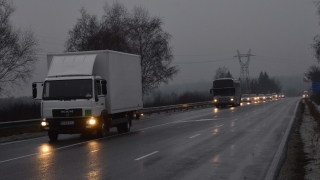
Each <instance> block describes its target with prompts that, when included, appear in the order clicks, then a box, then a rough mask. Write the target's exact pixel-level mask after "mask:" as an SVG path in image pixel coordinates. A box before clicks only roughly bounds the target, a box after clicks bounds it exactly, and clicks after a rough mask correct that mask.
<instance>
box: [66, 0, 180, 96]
mask: <svg viewBox="0 0 320 180" xmlns="http://www.w3.org/2000/svg"><path fill="white" fill-rule="evenodd" d="M104 11H105V13H104V15H103V16H102V19H101V21H100V22H99V21H98V20H97V18H96V16H94V15H89V14H88V13H87V12H86V11H85V10H84V9H83V8H82V9H81V11H80V12H81V16H82V17H81V18H80V19H78V21H77V24H76V25H75V27H74V28H73V29H72V30H70V31H69V39H68V41H67V42H66V50H67V51H85V50H103V49H105V50H107V49H109V50H115V51H121V52H126V53H132V54H138V55H140V56H141V66H142V86H143V87H142V90H143V93H148V92H151V91H152V90H154V89H156V88H157V87H158V86H159V85H160V84H161V83H167V82H168V81H169V80H170V79H172V78H173V77H174V75H176V74H177V73H178V68H177V67H175V66H170V65H171V62H172V60H173V55H172V47H171V46H170V44H169V42H170V40H171V35H170V34H169V33H167V32H165V31H164V30H163V29H162V25H163V21H162V19H161V18H159V17H151V15H150V14H149V12H148V11H147V10H146V9H144V8H142V7H135V8H134V9H133V10H132V12H129V11H128V10H127V9H126V7H125V6H123V5H122V4H120V3H117V2H116V3H114V4H113V5H112V6H109V5H108V4H107V3H106V4H105V6H104ZM90 22H91V23H90ZM90 24H93V25H91V26H90ZM91 42H92V43H94V45H92V43H91Z"/></svg>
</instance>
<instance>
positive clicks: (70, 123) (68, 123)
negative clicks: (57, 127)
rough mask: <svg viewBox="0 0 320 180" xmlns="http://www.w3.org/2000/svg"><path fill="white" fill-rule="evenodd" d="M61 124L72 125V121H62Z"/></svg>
mask: <svg viewBox="0 0 320 180" xmlns="http://www.w3.org/2000/svg"><path fill="white" fill-rule="evenodd" d="M61 125H74V122H73V121H62V122H61Z"/></svg>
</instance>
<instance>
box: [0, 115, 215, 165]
mask: <svg viewBox="0 0 320 180" xmlns="http://www.w3.org/2000/svg"><path fill="white" fill-rule="evenodd" d="M208 114H213V113H207V114H202V115H197V116H193V117H189V118H185V119H182V120H177V121H173V122H170V123H164V124H159V125H156V126H151V127H147V128H142V129H138V130H136V131H131V132H127V133H122V134H116V135H112V136H108V137H104V138H98V139H94V140H89V141H84V142H80V143H76V144H71V145H68V146H63V147H60V148H56V149H52V150H51V151H50V152H53V151H57V150H60V149H66V148H69V147H74V146H78V145H81V144H85V143H88V142H93V141H97V140H101V139H108V138H112V137H116V136H122V135H125V134H129V133H135V132H139V131H141V130H146V129H151V128H155V127H160V126H164V125H168V124H173V123H177V122H178V121H184V120H188V119H192V118H196V117H200V116H204V115H208ZM47 153H48V152H47ZM42 154H44V153H33V154H28V155H25V156H19V157H16V158H11V159H7V160H3V161H0V163H4V162H9V161H13V160H17V159H22V158H25V157H30V156H35V155H42Z"/></svg>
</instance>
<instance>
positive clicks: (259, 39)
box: [11, 0, 320, 96]
mask: <svg viewBox="0 0 320 180" xmlns="http://www.w3.org/2000/svg"><path fill="white" fill-rule="evenodd" d="M12 2H13V4H14V5H15V6H16V8H17V9H16V12H15V13H14V14H13V16H12V17H11V21H12V23H13V25H14V26H15V27H18V28H21V29H28V28H31V29H33V30H34V32H35V35H36V38H38V40H39V44H40V46H39V48H41V49H42V51H41V52H39V54H38V57H39V59H40V61H39V63H38V64H37V71H36V74H35V76H34V78H33V79H32V80H31V81H30V83H29V84H27V85H25V86H23V88H22V89H20V90H18V89H16V90H15V93H14V94H12V95H13V96H30V95H31V94H32V93H31V83H32V82H36V81H43V80H44V78H45V76H46V73H47V62H46V54H47V53H61V52H63V51H64V50H65V48H64V44H65V42H66V38H67V37H68V31H69V30H70V29H72V28H73V27H74V25H75V24H76V21H77V19H78V18H80V12H79V10H80V9H81V7H84V8H85V9H86V10H87V11H88V12H89V13H90V14H96V15H97V16H98V17H99V18H100V17H101V16H102V14H103V13H104V12H103V6H104V4H105V2H108V3H109V4H110V5H111V4H112V3H113V2H115V1H105V0H91V1H88V0H77V1H71V0H54V1H53V0H13V1H12ZM118 2H120V3H122V4H124V5H125V6H126V7H127V8H128V9H132V8H133V7H134V6H135V5H136V6H142V7H145V8H146V9H148V10H149V12H150V14H151V15H153V16H159V17H161V18H163V20H164V26H163V28H164V30H165V31H167V32H168V33H169V34H171V35H172V37H173V38H172V40H171V45H172V46H173V54H174V61H173V63H172V65H176V66H178V67H179V69H180V72H179V73H178V75H177V76H176V77H174V79H173V80H172V81H170V83H169V84H168V85H162V86H161V87H160V90H163V91H170V89H175V91H177V93H179V92H183V91H184V90H193V89H195V90H206V91H208V93H209V89H210V86H211V81H212V80H213V76H214V74H215V71H216V70H217V69H218V68H219V67H223V66H225V67H226V68H228V69H229V70H230V72H231V74H232V75H233V76H234V77H235V78H238V77H239V76H240V65H239V62H238V59H236V58H233V56H235V55H236V54H237V50H239V51H240V52H241V53H247V52H248V51H249V49H251V53H252V54H254V55H256V56H255V57H251V61H250V66H249V71H250V77H252V78H256V77H258V75H259V73H260V72H261V71H263V72H264V71H266V72H267V73H268V75H269V76H270V77H278V78H280V79H281V78H282V80H281V82H284V84H283V86H285V87H293V88H297V89H299V90H300V89H305V88H308V87H309V86H310V84H309V85H307V84H303V82H302V77H303V73H304V72H306V70H307V69H308V67H310V66H311V65H313V64H316V59H315V58H314V57H313V52H312V49H311V48H310V45H311V43H312V42H313V37H314V36H315V35H317V34H320V33H319V25H318V22H319V17H318V16H317V15H316V7H315V4H314V1H313V0H303V1H301V0H281V1H277V0H271V1H254V0H231V1H226V0H210V1H208V0H198V1H194V0H162V1H155V0H118ZM245 60H246V59H243V61H245ZM288 79H290V80H288ZM203 82H205V83H203ZM206 82H207V83H206ZM204 84H209V85H208V86H207V85H204ZM178 85H181V86H180V87H179V88H178ZM204 86H205V87H204ZM168 89H169V90H168Z"/></svg>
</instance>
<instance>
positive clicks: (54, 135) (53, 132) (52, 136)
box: [48, 131, 59, 141]
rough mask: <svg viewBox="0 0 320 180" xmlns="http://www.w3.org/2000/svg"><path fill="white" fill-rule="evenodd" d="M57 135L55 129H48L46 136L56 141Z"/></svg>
mask: <svg viewBox="0 0 320 180" xmlns="http://www.w3.org/2000/svg"><path fill="white" fill-rule="evenodd" d="M58 135H59V134H58V132H57V131H48V136H49V139H50V140H51V141H56V140H57V139H58Z"/></svg>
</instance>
